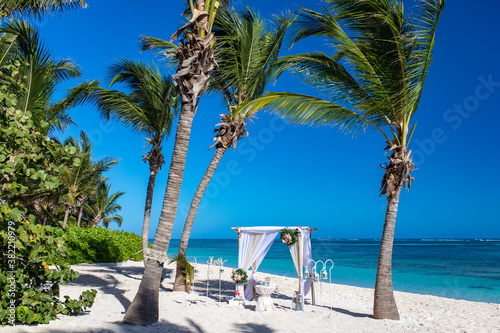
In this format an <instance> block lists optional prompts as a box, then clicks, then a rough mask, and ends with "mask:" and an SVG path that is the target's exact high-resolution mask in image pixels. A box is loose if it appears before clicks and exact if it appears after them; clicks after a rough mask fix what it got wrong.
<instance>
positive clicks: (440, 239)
mask: <svg viewBox="0 0 500 333" xmlns="http://www.w3.org/2000/svg"><path fill="white" fill-rule="evenodd" d="M237 239H238V238H237V237H228V238H209V237H206V238H202V237H200V238H190V239H189V240H237ZM153 240H154V238H149V241H153ZM171 240H176V241H180V238H171ZM311 240H313V241H331V240H340V241H380V240H381V239H380V238H351V237H346V238H341V237H336V238H314V237H312V238H311ZM394 241H442V242H450V241H481V242H498V241H500V238H491V237H480V238H456V237H454V238H445V237H439V238H394Z"/></svg>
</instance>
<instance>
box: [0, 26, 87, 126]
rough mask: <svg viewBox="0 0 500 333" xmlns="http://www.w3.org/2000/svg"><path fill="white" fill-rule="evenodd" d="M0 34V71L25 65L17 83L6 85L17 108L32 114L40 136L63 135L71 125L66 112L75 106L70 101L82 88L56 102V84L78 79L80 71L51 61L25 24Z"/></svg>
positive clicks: (64, 62)
mask: <svg viewBox="0 0 500 333" xmlns="http://www.w3.org/2000/svg"><path fill="white" fill-rule="evenodd" d="M0 33H1V38H2V40H3V41H4V43H2V46H3V47H2V52H1V54H2V58H1V59H0V65H2V66H3V67H4V68H3V70H8V69H7V68H6V66H5V65H6V64H8V63H9V62H11V63H13V62H20V63H25V64H26V66H21V73H20V75H19V76H20V82H10V84H9V89H10V91H11V92H12V93H13V94H15V96H16V98H17V101H18V105H17V107H18V108H20V109H22V110H25V111H30V112H31V114H32V119H33V121H34V123H35V125H36V126H37V128H39V129H40V131H41V132H42V133H43V134H47V133H49V132H52V131H53V130H55V129H59V130H61V131H63V130H64V129H66V128H67V127H68V126H69V125H70V124H71V123H73V121H72V120H71V117H69V115H68V113H67V110H68V109H69V108H71V107H73V106H74V103H73V101H74V100H75V99H76V98H77V97H78V96H79V94H81V93H82V88H81V87H80V86H78V87H76V88H74V89H73V90H72V93H71V94H68V95H67V96H66V97H65V98H63V99H62V100H60V101H57V102H56V101H54V99H53V96H54V94H55V91H56V87H57V85H58V84H60V83H62V82H64V81H65V80H68V79H71V78H76V77H79V76H80V75H81V73H82V71H81V69H80V67H78V66H77V65H76V64H75V63H74V62H73V61H71V60H60V59H54V58H53V57H52V54H51V52H50V51H49V50H48V49H47V48H46V46H45V45H44V43H43V41H42V39H41V38H40V35H39V33H38V31H37V30H36V29H34V28H33V27H32V26H31V25H30V24H29V23H28V22H25V21H19V20H13V21H10V22H9V23H8V24H6V25H5V26H4V27H3V28H1V29H0ZM20 86H23V87H24V88H23V89H20V88H19V87H20Z"/></svg>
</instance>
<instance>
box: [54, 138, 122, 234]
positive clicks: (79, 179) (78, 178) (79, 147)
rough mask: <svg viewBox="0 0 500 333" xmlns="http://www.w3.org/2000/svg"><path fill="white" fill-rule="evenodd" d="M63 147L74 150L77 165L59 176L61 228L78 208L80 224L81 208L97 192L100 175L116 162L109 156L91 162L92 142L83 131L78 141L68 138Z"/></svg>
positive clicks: (64, 226) (69, 167) (116, 161)
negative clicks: (61, 204) (63, 208)
mask: <svg viewBox="0 0 500 333" xmlns="http://www.w3.org/2000/svg"><path fill="white" fill-rule="evenodd" d="M64 145H65V146H66V147H70V149H74V152H75V154H76V156H78V163H77V165H73V166H66V167H64V170H63V172H62V174H61V183H62V184H63V188H64V189H65V190H64V192H63V193H61V194H62V195H61V197H60V199H59V201H60V202H62V203H63V204H64V205H65V213H64V220H63V224H62V227H63V228H66V225H67V222H68V217H69V214H70V213H71V212H72V211H73V210H74V209H75V208H76V207H78V206H79V207H80V211H79V214H78V222H77V224H78V225H79V224H80V220H81V215H82V212H83V207H84V205H85V204H86V202H87V201H88V200H89V198H90V197H91V196H92V195H93V194H95V192H96V191H97V187H98V186H97V185H98V184H99V183H100V182H102V178H103V177H102V173H103V172H105V171H108V170H109V169H111V168H112V167H113V166H114V165H116V164H117V163H118V160H117V159H115V158H112V157H109V156H106V157H104V158H102V159H100V160H99V161H97V162H93V161H92V158H91V153H92V142H91V141H90V138H89V137H88V135H87V133H86V132H85V131H81V132H80V140H77V139H76V138H75V137H73V136H70V137H68V138H67V139H66V140H65V142H64Z"/></svg>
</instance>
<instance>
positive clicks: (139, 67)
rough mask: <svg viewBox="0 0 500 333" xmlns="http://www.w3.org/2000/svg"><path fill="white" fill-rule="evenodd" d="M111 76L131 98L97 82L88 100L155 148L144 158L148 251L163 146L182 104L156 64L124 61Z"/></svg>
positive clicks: (144, 229) (145, 243)
mask: <svg viewBox="0 0 500 333" xmlns="http://www.w3.org/2000/svg"><path fill="white" fill-rule="evenodd" d="M109 74H110V77H111V85H110V88H111V87H112V86H113V85H114V84H116V83H122V84H124V88H126V89H128V90H130V93H129V94H128V95H127V94H125V93H123V92H121V91H117V90H108V89H103V88H99V87H97V86H95V83H94V82H90V83H89V84H88V92H90V93H87V96H86V99H87V100H90V101H92V102H93V103H94V104H95V105H96V106H97V108H98V111H99V113H101V114H102V115H103V116H104V117H105V118H107V119H110V118H114V119H117V120H119V121H121V122H122V123H123V124H124V125H125V126H129V127H131V128H132V130H133V131H135V132H137V133H142V134H145V135H146V136H147V138H146V147H151V149H150V150H149V151H148V152H147V153H145V155H144V156H143V161H144V162H148V163H149V182H148V189H147V193H146V205H145V209H144V221H143V227H142V249H143V251H145V250H146V249H147V248H148V237H149V220H150V215H151V205H152V202H153V192H154V187H155V181H156V175H157V174H158V172H159V171H160V169H161V168H162V166H163V164H164V156H163V154H162V152H161V150H162V144H163V141H164V140H165V139H166V138H168V136H169V135H170V132H171V129H172V121H173V120H174V118H175V116H176V114H177V112H178V110H179V104H180V101H179V98H178V94H177V90H176V89H175V87H174V84H173V82H172V80H171V79H170V78H169V77H168V76H167V75H165V74H162V73H161V72H160V71H159V70H158V68H157V67H156V66H155V65H154V64H153V65H152V66H150V65H147V64H145V63H143V62H141V61H131V60H127V59H123V60H120V61H118V62H115V63H114V64H112V65H111V66H110V68H109Z"/></svg>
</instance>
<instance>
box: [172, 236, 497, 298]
mask: <svg viewBox="0 0 500 333" xmlns="http://www.w3.org/2000/svg"><path fill="white" fill-rule="evenodd" d="M178 246H179V240H172V242H171V244H170V248H169V251H168V253H169V254H174V253H177V252H178ZM379 246H380V241H379V240H371V239H359V240H358V239H349V240H347V239H313V240H312V252H313V259H314V260H323V261H325V260H326V259H332V260H333V261H334V263H335V266H334V268H333V269H332V282H334V283H339V284H347V285H353V286H360V287H369V288H373V287H374V286H375V274H376V269H377V260H378V252H379ZM210 256H213V257H214V258H215V259H217V258H219V257H222V258H223V259H224V260H227V262H226V263H225V266H228V267H236V266H237V262H238V241H237V239H236V237H235V239H193V240H190V241H189V248H188V252H187V257H188V259H189V260H190V261H193V259H194V257H196V259H197V261H198V262H199V263H206V261H207V260H208V258H209V257H210ZM318 268H319V269H318V271H319V270H320V269H321V268H322V266H321V264H319V265H318ZM329 268H330V265H328V266H327V269H328V270H329ZM259 271H262V272H267V273H272V274H278V275H284V276H290V277H296V273H295V268H294V266H293V262H292V259H291V257H290V252H289V251H288V248H287V246H285V245H284V244H282V243H281V242H280V241H279V239H278V238H277V239H276V241H275V242H274V244H273V246H272V247H271V249H270V251H269V252H268V254H267V256H266V258H265V259H264V261H263V262H262V264H261V266H260V268H259ZM323 281H326V280H323ZM393 285H394V289H395V290H398V291H406V292H411V293H417V294H429V295H435V296H442V297H448V298H454V299H464V300H470V301H478V302H491V303H498V304H500V240H451V239H439V240H434V239H433V240H430V239H429V240H425V239H420V240H417V239H409V240H408V239H401V240H395V243H394V251H393Z"/></svg>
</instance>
